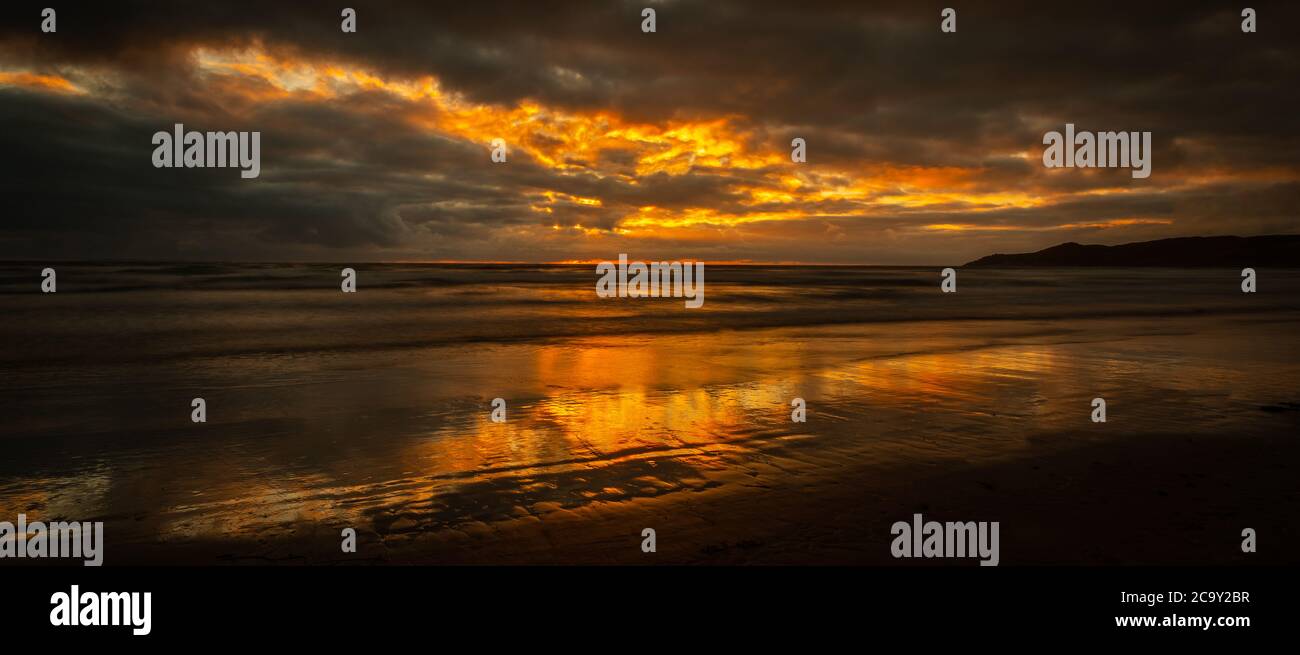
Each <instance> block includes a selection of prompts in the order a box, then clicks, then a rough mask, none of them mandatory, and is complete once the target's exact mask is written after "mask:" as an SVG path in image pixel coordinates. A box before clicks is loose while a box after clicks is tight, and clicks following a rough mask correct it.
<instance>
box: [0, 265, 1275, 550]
mask: <svg viewBox="0 0 1300 655" xmlns="http://www.w3.org/2000/svg"><path fill="white" fill-rule="evenodd" d="M344 266H345V265H342V264H340V265H337V266H332V265H314V264H313V265H307V264H298V265H249V264H184V265H158V264H77V265H73V264H69V265H65V266H59V267H58V268H59V291H58V293H56V294H41V293H39V290H38V284H37V283H38V281H39V277H38V276H37V274H38V273H39V270H40V268H41V267H40V266H33V265H23V264H5V265H4V266H3V267H0V294H2V295H0V302H3V303H4V305H5V307H6V321H5V322H4V323H3V326H2V327H0V338H3V340H4V342H5V343H6V344H7V346H6V348H5V349H4V356H3V359H2V360H0V366H3V368H4V369H5V370H6V371H7V372H8V374H7V375H5V376H4V379H3V381H2V382H0V385H2V386H0V398H3V401H2V402H3V408H4V411H5V415H6V417H7V419H6V429H5V430H4V433H3V436H2V437H0V439H2V440H3V446H2V447H3V449H4V452H5V457H4V458H2V460H0V516H4V517H11V518H10V520H12V517H14V516H17V515H18V514H19V513H25V514H26V515H27V516H28V517H29V520H35V519H36V518H39V519H41V520H54V519H56V518H63V519H67V520H77V521H86V520H101V521H104V522H105V526H106V527H105V534H106V537H105V542H106V556H105V561H106V564H107V565H110V566H111V565H114V564H151V563H156V564H181V563H194V564H260V563H273V564H274V563H285V564H331V565H332V564H349V563H357V564H366V563H371V564H373V563H394V564H437V563H447V564H657V563H664V564H806V565H819V564H878V565H906V566H926V565H934V564H936V562H934V561H925V560H897V559H894V558H893V557H892V556H891V554H890V549H889V544H890V540H891V535H890V525H891V524H893V523H894V522H896V521H909V520H911V518H912V516H913V514H914V513H923V514H925V515H926V517H927V518H934V519H935V520H940V521H944V520H960V521H998V522H1000V524H1001V530H1002V532H1001V535H1002V557H1001V565H1003V566H1014V565H1035V564H1084V565H1103V564H1208V565H1239V564H1264V563H1295V562H1296V560H1297V556H1296V555H1295V554H1294V553H1296V552H1300V551H1298V550H1297V549H1296V548H1295V545H1296V544H1297V542H1298V540H1300V537H1298V536H1297V535H1296V534H1295V530H1294V528H1293V527H1291V525H1290V524H1291V523H1293V521H1291V520H1290V519H1291V518H1292V517H1294V516H1295V515H1296V512H1297V510H1298V509H1300V492H1298V491H1297V487H1296V485H1295V483H1294V480H1295V473H1296V471H1295V468H1294V463H1295V462H1296V461H1297V458H1296V455H1297V454H1300V440H1297V439H1296V437H1295V435H1296V434H1297V433H1300V431H1298V430H1297V427H1300V425H1298V423H1300V412H1298V411H1296V410H1297V408H1298V407H1300V406H1298V405H1296V403H1297V402H1300V394H1297V392H1296V388H1297V384H1296V383H1297V382H1298V381H1300V348H1298V345H1297V340H1296V339H1295V337H1294V327H1293V326H1294V322H1295V321H1296V319H1297V318H1298V317H1300V301H1297V300H1296V298H1297V295H1296V293H1295V292H1296V291H1297V290H1300V272H1297V271H1287V270H1276V271H1274V270H1265V271H1261V282H1260V292H1259V293H1257V294H1243V293H1241V292H1240V289H1239V288H1238V284H1239V275H1238V273H1239V272H1238V271H1231V270H1220V269H1204V270H1193V271H1187V270H1175V269H1144V270H1138V269H1097V270H1079V269H1022V270H1016V269H998V270H971V271H965V270H963V271H960V273H959V281H958V292H957V293H954V294H944V293H941V292H940V291H939V286H938V285H939V280H940V278H939V274H938V271H939V267H926V268H874V267H797V266H790V267H779V266H708V267H707V269H706V289H707V293H706V295H705V298H706V301H705V303H704V305H703V307H700V308H699V309H688V308H685V307H683V304H682V302H681V300H680V299H673V298H654V299H627V298H624V299H600V298H597V297H596V294H595V292H594V284H595V282H596V277H597V276H596V275H595V273H594V272H593V267H590V266H524V265H508V264H502V265H418V264H387V265H352V266H353V267H354V268H355V269H356V270H357V271H358V284H357V287H358V291H357V293H355V294H344V293H341V292H340V290H339V287H338V283H339V271H340V269H341V268H343V267H344ZM199 397H201V398H203V399H205V401H206V404H207V420H206V422H204V423H192V422H191V420H190V412H191V399H193V398H199ZM1098 397H1100V398H1104V399H1105V400H1106V402H1107V410H1108V417H1107V421H1106V422H1105V423H1094V422H1093V421H1092V420H1091V419H1090V414H1091V411H1092V408H1091V405H1090V403H1091V401H1092V400H1093V399H1094V398H1098ZM494 398H501V399H503V400H505V402H506V405H507V408H506V412H507V419H506V421H505V422H504V423H496V422H493V421H492V420H491V418H490V412H491V409H492V408H491V401H492V400H493V399H494ZM795 398H802V399H803V400H804V401H805V402H806V406H807V421H806V422H804V423H798V422H794V421H792V420H791V402H792V400H793V399H795ZM345 528H353V529H355V530H356V532H357V535H358V550H357V552H356V553H343V552H341V550H340V547H339V544H340V541H341V539H340V531H341V530H343V529H345ZM645 528H651V529H653V530H655V532H656V536H657V548H656V552H654V553H646V552H643V550H642V548H641V544H642V539H643V538H642V531H643V530H644V529H645ZM1244 528H1251V529H1254V530H1256V531H1257V532H1258V534H1259V535H1260V537H1259V541H1260V544H1261V545H1260V548H1259V550H1258V552H1255V553H1243V552H1242V551H1241V548H1240V544H1241V539H1242V537H1241V531H1242V529H1244ZM938 563H941V564H944V565H967V566H974V565H975V562H974V561H973V560H940V561H939V562H938Z"/></svg>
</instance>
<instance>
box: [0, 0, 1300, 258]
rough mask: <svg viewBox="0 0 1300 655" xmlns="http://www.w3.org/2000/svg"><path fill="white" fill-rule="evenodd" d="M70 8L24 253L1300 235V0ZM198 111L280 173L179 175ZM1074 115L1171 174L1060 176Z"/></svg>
mask: <svg viewBox="0 0 1300 655" xmlns="http://www.w3.org/2000/svg"><path fill="white" fill-rule="evenodd" d="M52 4H54V0H46V1H45V2H42V3H38V4H28V3H21V2H19V3H7V4H6V5H5V7H4V9H3V10H2V11H0V14H3V16H2V17H0V193H2V195H3V201H2V206H3V210H2V211H0V226H3V227H0V259H23V260H29V259H41V258H47V259H52V260H54V259H57V260H69V259H75V260H124V259H135V260H167V261H175V260H194V261H212V260H222V261H231V260H233V261H330V262H337V261H526V262H564V261H584V262H585V261H593V260H611V259H616V258H617V257H618V255H619V253H628V254H629V256H630V257H631V258H633V259H638V258H639V259H645V260H649V259H681V260H705V261H712V262H790V263H794V262H804V263H826V264H881V265H894V264H927V265H928V264H945V265H946V264H960V263H963V262H965V261H969V260H972V259H976V258H978V257H980V256H983V255H986V254H990V253H996V252H1024V251H1032V250H1037V249H1040V248H1044V247H1048V246H1051V245H1055V244H1058V243H1062V242H1067V241H1078V242H1082V243H1104V244H1116V243H1127V242H1132V241H1142V240H1147V239H1155V238H1163V237H1171V236H1193V235H1222V234H1238V235H1243V236H1246V235H1256V234H1275V233H1297V232H1300V225H1298V224H1297V208H1298V207H1300V161H1298V158H1300V113H1298V112H1297V111H1296V107H1297V99H1300V84H1298V82H1300V22H1298V19H1300V8H1296V7H1295V5H1294V4H1293V3H1291V4H1289V5H1288V4H1281V3H1279V4H1276V5H1272V4H1263V3H1255V2H1252V3H1250V5H1251V6H1252V7H1254V8H1255V9H1256V10H1257V20H1258V28H1257V29H1258V31H1257V32H1256V33H1253V34H1246V33H1243V32H1242V31H1241V21H1242V18H1241V16H1240V11H1241V10H1240V8H1239V7H1237V6H1236V5H1235V4H1230V3H1223V2H1214V3H1197V2H1176V3H1135V2H1126V3H1115V4H1109V3H1106V2H1087V3H1059V4H1057V3H1043V2H1007V3H991V2H958V0H940V2H937V3H927V2H923V1H922V2H916V1H912V2H884V3H872V2H862V1H854V2H830V1H827V2H819V1H816V0H801V1H799V2H789V1H788V0H787V1H781V2H764V1H760V0H706V1H700V2H693V1H685V0H683V1H662V2H651V1H650V0H637V1H635V2H620V1H603V2H585V1H567V2H563V3H558V2H556V3H552V2H535V1H534V2H496V1H492V0H475V1H474V2H458V3H439V2H397V1H391V2H360V1H358V0H346V2H345V3H343V4H340V5H339V6H338V7H335V6H333V5H324V4H322V3H273V2H267V1H265V0H262V1H259V2H223V3H219V5H220V6H217V5H218V3H165V2H115V3H102V2H101V3H94V4H93V5H89V6H84V7H83V6H80V5H77V4H64V5H59V6H56V7H55V9H56V11H57V12H58V13H57V32H55V33H49V34H47V33H42V32H41V29H40V24H41V9H42V7H43V6H49V5H52ZM190 4H193V5H194V6H187V5H190ZM208 5H212V6H208ZM1044 5H1049V6H1044ZM1050 5H1056V6H1055V7H1053V6H1050ZM343 6H350V7H353V8H355V10H356V12H357V31H356V33H344V32H342V30H341V29H340V23H341V22H342V18H341V16H340V11H341V7H343ZM645 7H652V8H654V9H655V10H656V31H655V32H654V33H643V32H642V29H641V27H642V21H643V18H642V9H643V8H645ZM944 7H953V8H954V9H956V12H957V18H956V20H957V31H956V32H955V33H943V32H942V31H941V30H940V22H941V16H940V12H941V10H942V9H943V8H944ZM176 123H182V124H184V125H185V126H186V129H194V130H199V131H227V130H240V131H258V132H260V133H261V174H260V176H259V177H258V178H256V179H242V178H241V177H240V176H239V174H238V171H236V170H234V169H184V168H170V169H169V168H156V167H154V165H153V163H152V160H151V156H152V154H153V151H154V145H153V143H152V140H151V139H152V136H153V135H154V133H155V132H158V131H171V130H172V128H173V125H174V124H176ZM1066 123H1073V124H1075V125H1076V127H1077V129H1079V130H1091V131H1118V130H1125V131H1150V132H1151V133H1152V143H1153V152H1152V154H1151V157H1152V163H1151V171H1152V172H1151V176H1150V177H1149V178H1146V179H1134V178H1133V177H1132V176H1131V175H1130V172H1129V171H1128V170H1127V169H1078V168H1067V169H1047V168H1045V167H1044V166H1043V163H1042V153H1043V149H1044V146H1043V136H1044V134H1045V133H1046V132H1048V131H1052V130H1057V131H1061V130H1063V129H1064V125H1065V124H1066ZM498 138H499V139H502V140H504V142H505V143H506V144H507V148H508V157H507V161H506V162H504V163H495V162H493V161H492V159H491V156H490V154H491V142H492V140H493V139H498ZM794 138H802V139H804V140H805V142H806V144H807V146H806V148H807V161H806V162H803V163H796V162H792V161H791V156H790V155H791V141H792V139H794Z"/></svg>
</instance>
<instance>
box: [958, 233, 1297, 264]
mask: <svg viewBox="0 0 1300 655" xmlns="http://www.w3.org/2000/svg"><path fill="white" fill-rule="evenodd" d="M966 266H981V267H989V268H992V267H1018V266H1172V267H1179V268H1182V267H1205V266H1225V267H1234V268H1235V267H1239V266H1240V267H1247V266H1250V267H1260V266H1270V267H1283V268H1300V234H1276V235H1268V236H1257V237H1179V238H1174V239H1160V240H1158V241H1140V242H1138V243H1126V244H1124V245H1120V246H1100V245H1092V246H1085V245H1083V244H1079V243H1074V242H1070V243H1062V244H1061V245H1059V246H1052V247H1051V248H1046V249H1044V250H1039V251H1038V252H1030V253H1020V254H1013V255H1004V254H997V255H989V256H987V257H981V258H979V259H977V260H975V261H973V262H970V263H967V264H966Z"/></svg>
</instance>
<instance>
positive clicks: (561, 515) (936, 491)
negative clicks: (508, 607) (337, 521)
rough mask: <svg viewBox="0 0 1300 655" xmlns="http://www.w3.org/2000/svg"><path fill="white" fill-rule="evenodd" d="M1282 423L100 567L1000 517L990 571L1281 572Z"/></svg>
mask: <svg viewBox="0 0 1300 655" xmlns="http://www.w3.org/2000/svg"><path fill="white" fill-rule="evenodd" d="M1296 416H1297V414H1296V413H1294V412H1289V413H1281V414H1278V415H1276V416H1274V417H1273V418H1275V419H1276V421H1277V424H1278V427H1279V431H1278V433H1276V434H1273V435H1270V436H1260V435H1251V436H1223V437H1184V438H1180V437H1171V436H1169V435H1145V436H1144V435H1131V436H1130V437H1129V438H1127V439H1125V440H1124V443H1119V442H1112V443H1106V444H1093V445H1088V446H1085V447H1080V448H1075V449H1070V450H1066V451H1062V452H1058V453H1054V454H1050V455H1046V456H1041V457H1039V456H1032V455H1030V456H1027V457H1022V458H1016V459H1008V460H1005V461H1000V462H996V463H991V464H987V465H982V466H975V467H961V468H956V469H947V468H937V467H930V468H924V467H908V468H863V469H861V470H860V471H859V472H858V473H857V474H856V475H853V476H848V477H845V478H843V479H838V480H827V481H825V482H823V483H819V484H816V485H813V486H803V487H799V488H782V487H773V488H764V489H759V488H755V489H752V490H750V491H749V492H746V493H714V492H711V491H708V490H706V491H701V492H681V493H683V494H688V495H689V497H682V498H670V497H661V498H657V499H653V500H649V501H644V502H631V503H620V504H618V505H617V506H616V507H611V508H609V509H608V510H601V509H599V508H594V509H588V510H584V511H580V512H563V511H557V512H556V513H555V515H554V516H547V517H546V520H545V521H539V520H523V519H521V520H518V521H513V522H510V523H509V524H507V525H494V526H492V527H491V528H488V527H486V526H484V527H483V528H482V529H481V530H473V529H470V530H455V531H442V532H439V533H435V534H423V535H414V536H408V537H406V538H403V539H401V540H392V539H390V540H389V542H390V543H388V544H385V543H383V541H382V540H381V538H380V536H379V535H377V534H374V533H368V534H367V533H364V532H363V533H362V534H361V540H360V548H359V552H358V553H357V554H356V555H342V554H338V555H331V552H332V551H334V550H335V549H336V548H337V543H338V542H337V537H334V536H333V535H331V534H329V533H326V532H323V531H320V532H317V533H315V534H303V535H300V536H299V537H298V538H296V539H292V540H288V541H285V540H277V542H276V543H275V544H274V545H271V544H252V543H246V542H233V543H201V542H195V543H187V544H171V545H169V546H167V547H165V548H161V547H155V548H133V549H131V550H130V552H129V554H128V555H127V557H125V558H123V557H119V558H116V559H115V560H114V563H116V564H126V563H141V564H146V563H156V564H169V563H212V564H219V563H229V564H236V563H238V564H255V563H259V562H261V563H268V564H270V563H274V564H295V563H298V564H307V563H314V564H381V563H389V564H633V565H649V564H866V565H897V566H925V565H933V564H955V565H964V566H974V565H975V561H974V560H921V559H911V560H899V559H894V558H892V557H891V555H890V551H889V544H890V540H891V535H890V526H891V525H892V524H893V522H894V521H897V520H908V519H909V518H910V517H911V515H912V513H914V512H921V513H922V514H923V515H924V516H925V517H926V519H927V520H931V519H932V520H939V521H943V520H989V521H1000V522H1001V559H1002V565H1003V566H1017V565H1047V564H1081V563H1082V564H1092V565H1189V564H1195V565H1234V566H1235V565H1262V564H1294V563H1296V561H1297V559H1298V557H1297V552H1298V549H1297V546H1300V535H1297V528H1296V517H1297V516H1300V485H1297V483H1296V462H1297V461H1300V459H1298V458H1300V437H1298V436H1297V433H1296V432H1295V431H1294V428H1295V427H1296V422H1297V421H1296ZM1283 428H1285V429H1288V430H1291V432H1290V433H1283ZM1062 436H1067V435H1062ZM644 527H653V528H655V529H656V530H657V534H658V551H657V552H656V553H653V554H645V553H642V552H641V550H640V543H641V537H640V532H641V530H642V528H644ZM1247 527H1250V528H1254V529H1255V530H1256V531H1257V533H1258V535H1259V547H1258V552H1256V553H1253V554H1246V553H1242V552H1241V549H1240V543H1241V537H1240V533H1241V530H1242V529H1243V528H1247Z"/></svg>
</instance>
